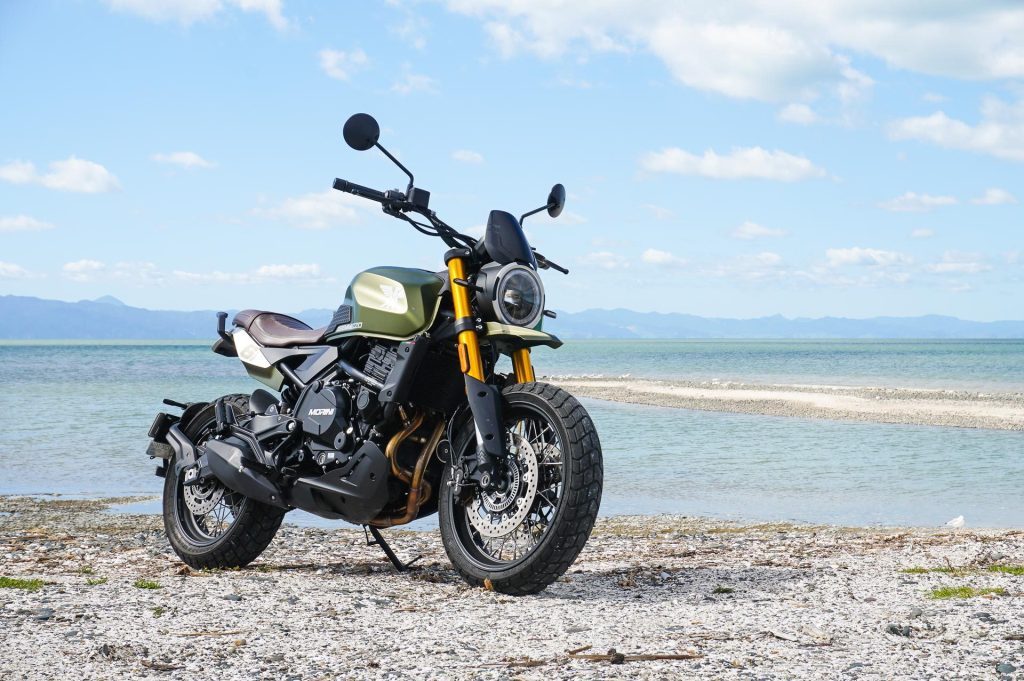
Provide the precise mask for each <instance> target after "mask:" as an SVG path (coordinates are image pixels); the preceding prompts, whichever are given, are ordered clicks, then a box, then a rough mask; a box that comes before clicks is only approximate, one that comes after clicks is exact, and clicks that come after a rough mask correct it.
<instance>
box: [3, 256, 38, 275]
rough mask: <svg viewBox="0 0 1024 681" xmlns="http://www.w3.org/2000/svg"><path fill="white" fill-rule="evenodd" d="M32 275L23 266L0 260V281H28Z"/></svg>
mask: <svg viewBox="0 0 1024 681" xmlns="http://www.w3.org/2000/svg"><path fill="white" fill-rule="evenodd" d="M30 276H32V275H31V273H30V272H29V271H28V270H26V269H25V268H24V267H22V266H21V265H15V264H14V263H13V262H4V261H3V260H0V279H27V278H29V277H30Z"/></svg>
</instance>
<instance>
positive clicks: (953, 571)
mask: <svg viewBox="0 0 1024 681" xmlns="http://www.w3.org/2000/svg"><path fill="white" fill-rule="evenodd" d="M900 572H902V573H903V574H905V575H926V574H928V573H931V572H937V573H940V574H943V575H952V576H954V577H964V576H966V575H969V574H970V573H971V570H970V568H959V567H953V566H952V565H943V566H942V567H933V568H926V567H921V566H919V565H918V566H915V567H909V568H905V569H903V570H900Z"/></svg>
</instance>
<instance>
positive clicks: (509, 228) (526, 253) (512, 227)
mask: <svg viewBox="0 0 1024 681" xmlns="http://www.w3.org/2000/svg"><path fill="white" fill-rule="evenodd" d="M484 248H486V249H487V254H488V255H490V256H491V258H492V259H493V260H494V262H497V263H501V264H502V265H507V264H509V263H512V262H517V263H520V264H522V265H527V266H529V267H532V268H533V269H537V259H536V258H535V257H534V256H533V249H531V248H530V242H529V241H527V239H526V234H524V233H523V228H522V227H520V226H519V221H518V220H516V218H515V216H514V215H512V214H511V213H507V212H505V211H503V210H492V211H491V214H490V216H488V218H487V232H486V233H485V234H484Z"/></svg>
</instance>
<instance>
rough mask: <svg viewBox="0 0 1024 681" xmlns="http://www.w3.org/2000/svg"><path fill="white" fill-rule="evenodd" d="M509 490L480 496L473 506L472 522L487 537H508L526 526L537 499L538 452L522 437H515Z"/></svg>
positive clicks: (510, 465) (470, 513)
mask: <svg viewBox="0 0 1024 681" xmlns="http://www.w3.org/2000/svg"><path fill="white" fill-rule="evenodd" d="M509 449H510V451H512V452H513V455H514V456H513V460H512V461H510V462H509V470H510V473H511V476H510V480H509V485H508V489H507V490H505V491H504V492H492V493H490V494H486V493H477V495H476V497H474V498H473V501H472V503H470V505H469V522H470V524H471V525H472V526H473V528H474V529H476V531H477V532H479V533H480V535H481V536H483V537H488V538H494V537H504V536H505V535H507V534H510V533H511V532H512V531H513V530H515V529H516V528H517V527H519V525H521V524H522V522H523V520H525V519H526V516H527V515H528V514H529V512H530V508H531V507H532V506H533V500H534V499H535V498H536V497H537V478H538V469H539V466H538V465H537V452H536V451H535V450H534V448H533V446H532V445H531V444H530V443H529V442H528V441H527V440H526V439H525V438H523V437H522V436H521V435H515V434H513V435H512V442H511V446H510V447H509Z"/></svg>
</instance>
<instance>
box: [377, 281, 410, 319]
mask: <svg viewBox="0 0 1024 681" xmlns="http://www.w3.org/2000/svg"><path fill="white" fill-rule="evenodd" d="M380 292H381V294H382V297H381V301H380V309H382V310H384V311H385V312H397V313H398V314H405V313H406V312H408V311H409V301H408V300H407V299H406V297H405V287H403V286H401V285H398V286H396V285H394V284H380Z"/></svg>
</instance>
